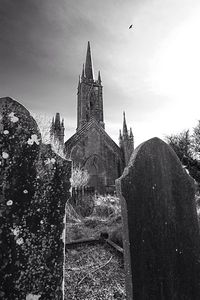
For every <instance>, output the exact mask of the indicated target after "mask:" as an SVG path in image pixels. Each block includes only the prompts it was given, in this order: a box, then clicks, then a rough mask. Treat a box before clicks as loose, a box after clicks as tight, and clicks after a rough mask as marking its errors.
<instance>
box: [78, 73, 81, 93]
mask: <svg viewBox="0 0 200 300" xmlns="http://www.w3.org/2000/svg"><path fill="white" fill-rule="evenodd" d="M80 85H81V79H80V75H79V76H78V90H79V89H80Z"/></svg>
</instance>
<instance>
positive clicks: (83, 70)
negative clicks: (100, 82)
mask: <svg viewBox="0 0 200 300" xmlns="http://www.w3.org/2000/svg"><path fill="white" fill-rule="evenodd" d="M84 77H85V66H84V64H83V69H82V75H81V79H83V78H84Z"/></svg>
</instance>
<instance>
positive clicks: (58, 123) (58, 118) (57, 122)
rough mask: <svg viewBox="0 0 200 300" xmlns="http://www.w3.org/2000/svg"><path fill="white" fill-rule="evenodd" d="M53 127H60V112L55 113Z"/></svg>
mask: <svg viewBox="0 0 200 300" xmlns="http://www.w3.org/2000/svg"><path fill="white" fill-rule="evenodd" d="M55 128H60V113H56V117H55Z"/></svg>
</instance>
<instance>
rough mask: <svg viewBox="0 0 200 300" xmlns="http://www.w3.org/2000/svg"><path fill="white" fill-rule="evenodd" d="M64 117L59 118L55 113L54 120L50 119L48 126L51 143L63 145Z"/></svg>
mask: <svg viewBox="0 0 200 300" xmlns="http://www.w3.org/2000/svg"><path fill="white" fill-rule="evenodd" d="M64 131H65V128H64V119H62V121H61V120H60V114H59V113H56V117H55V120H54V118H53V119H52V123H51V128H50V139H51V143H54V144H57V145H58V146H59V147H63V146H64Z"/></svg>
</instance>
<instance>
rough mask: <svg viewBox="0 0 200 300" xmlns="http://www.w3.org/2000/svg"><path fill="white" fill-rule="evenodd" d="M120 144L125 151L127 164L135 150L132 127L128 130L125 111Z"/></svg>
mask: <svg viewBox="0 0 200 300" xmlns="http://www.w3.org/2000/svg"><path fill="white" fill-rule="evenodd" d="M119 146H120V148H121V150H122V152H123V156H124V162H125V166H127V165H128V162H129V159H130V157H131V154H132V152H133V150H134V137H133V132H132V128H130V131H129V132H128V129H127V125H126V116H125V112H124V113H123V130H122V132H121V130H120V131H119Z"/></svg>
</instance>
